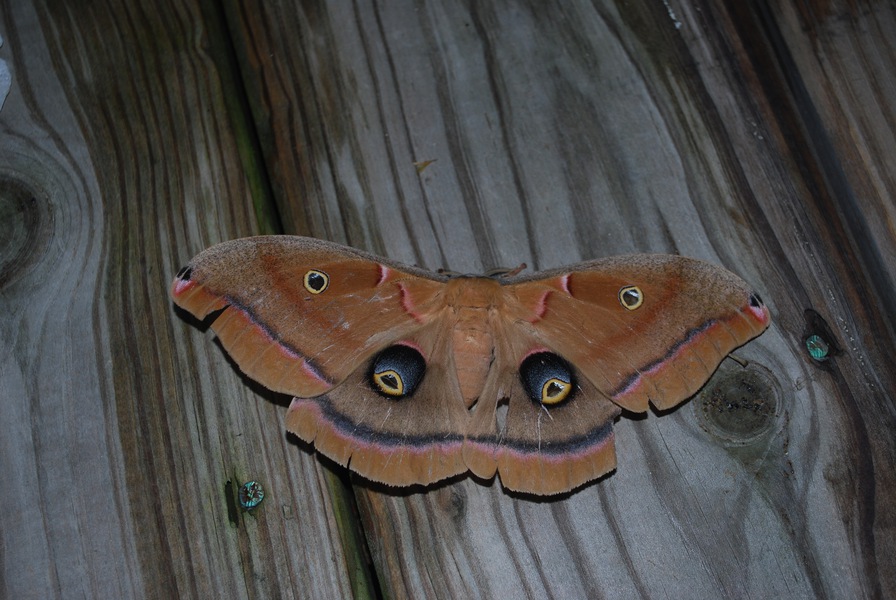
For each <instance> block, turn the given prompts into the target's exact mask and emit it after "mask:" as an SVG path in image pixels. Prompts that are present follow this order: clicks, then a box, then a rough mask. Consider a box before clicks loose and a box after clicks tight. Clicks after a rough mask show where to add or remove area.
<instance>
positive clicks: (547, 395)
mask: <svg viewBox="0 0 896 600" xmlns="http://www.w3.org/2000/svg"><path fill="white" fill-rule="evenodd" d="M571 389H572V386H571V385H570V384H569V382H568V381H563V380H562V379H557V378H556V377H552V378H551V379H548V380H547V381H545V382H544V385H543V386H541V403H542V404H547V405H551V404H559V403H560V402H563V401H564V400H566V397H567V396H569V391H570V390H571Z"/></svg>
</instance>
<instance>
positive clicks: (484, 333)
mask: <svg viewBox="0 0 896 600" xmlns="http://www.w3.org/2000/svg"><path fill="white" fill-rule="evenodd" d="M445 288H446V289H445V311H446V313H447V314H446V319H448V320H450V321H451V322H453V326H450V330H451V332H452V335H451V342H452V343H451V349H452V354H453V356H454V367H455V371H456V373H457V380H458V381H459V382H460V389H461V394H462V395H463V398H464V404H465V405H466V406H467V407H468V408H469V407H470V406H472V405H473V403H474V402H476V399H477V398H479V395H480V394H481V393H482V387H483V386H484V385H485V378H486V376H487V375H488V372H489V369H490V368H491V366H492V363H493V362H494V358H495V336H494V333H493V330H494V328H495V322H496V321H497V319H499V318H500V317H499V314H500V312H501V307H502V304H503V303H502V294H501V285H500V284H499V283H498V282H497V281H495V280H494V279H491V278H488V277H456V278H454V279H451V280H450V281H448V283H447V284H445Z"/></svg>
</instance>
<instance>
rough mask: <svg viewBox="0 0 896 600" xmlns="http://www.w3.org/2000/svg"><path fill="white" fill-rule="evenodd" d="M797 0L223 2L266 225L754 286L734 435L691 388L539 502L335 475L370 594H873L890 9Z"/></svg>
mask: <svg viewBox="0 0 896 600" xmlns="http://www.w3.org/2000/svg"><path fill="white" fill-rule="evenodd" d="M801 6H805V5H801ZM818 7H820V8H823V9H824V10H815V11H814V12H809V13H807V14H799V13H796V12H794V9H793V8H792V7H790V6H786V5H785V6H778V5H777V4H776V5H775V6H774V7H773V8H772V7H769V6H767V5H765V4H764V3H730V5H729V6H724V5H718V4H716V3H705V2H692V3H681V4H679V3H657V2H626V3H618V4H610V3H578V2H564V3H522V2H499V3H485V4H483V3H467V4H461V3H451V4H450V6H442V5H440V4H438V3H427V2H417V3H410V2H389V3H348V2H337V3H326V4H324V3H302V4H298V3H292V2H288V1H283V2H266V3H264V4H263V5H258V4H257V3H238V2H234V3H228V16H229V21H230V23H231V29H232V31H233V32H234V37H235V39H236V40H237V42H236V47H237V48H238V53H239V55H240V57H241V62H242V64H243V68H244V74H243V76H244V79H245V81H246V82H247V87H248V91H249V97H250V101H251V102H252V103H253V113H254V114H255V115H256V118H257V120H258V127H259V132H260V136H261V140H262V147H263V150H264V152H265V156H266V157H267V163H268V166H269V169H270V173H271V175H272V182H273V185H272V187H273V189H274V190H275V193H276V195H277V199H278V201H279V206H280V210H281V214H282V215H283V216H284V224H285V226H286V228H287V229H288V230H290V231H294V232H300V233H306V234H308V233H310V234H313V235H317V236H320V237H324V238H327V239H333V240H336V241H342V242H348V243H350V244H352V245H355V246H358V247H361V248H365V249H368V250H372V251H375V252H378V253H381V254H385V255H388V256H390V257H392V258H395V259H400V260H405V261H408V262H414V263H418V264H421V265H425V266H428V267H433V268H435V267H441V266H447V267H450V268H452V269H455V270H461V271H481V270H482V269H483V267H489V266H494V265H516V264H518V263H520V262H522V261H525V262H526V263H527V264H529V265H530V266H531V267H534V268H545V267H551V266H556V265H559V264H564V263H569V262H573V261H576V260H579V259H581V258H587V257H593V256H602V255H608V254H614V253H621V252H630V251H669V252H680V253H682V254H687V255H692V256H698V257H703V258H707V259H710V260H715V261H718V262H721V263H722V264H725V265H726V266H728V267H729V268H732V269H733V270H735V271H736V272H738V273H740V274H741V275H742V276H744V277H745V278H746V279H747V280H749V281H751V282H753V283H754V284H755V285H756V286H757V288H758V289H759V290H760V292H761V293H762V294H763V296H765V297H766V298H767V300H768V301H769V302H770V304H771V306H772V308H773V314H774V318H775V324H774V325H773V329H772V330H771V331H770V332H769V333H767V334H766V335H765V336H763V338H761V339H760V340H759V341H757V342H754V343H752V344H750V345H749V346H748V347H746V348H745V349H744V350H742V351H741V352H740V354H742V355H743V356H744V357H745V358H748V359H750V360H751V361H753V362H754V363H755V364H754V366H753V367H752V368H751V370H749V371H748V372H749V373H764V372H767V373H770V376H771V377H772V380H771V381H772V383H771V384H770V391H771V392H774V393H776V394H777V395H778V396H777V398H778V404H777V406H776V408H775V411H774V413H773V414H774V420H773V421H772V423H771V427H770V429H768V430H765V431H763V432H758V433H757V435H755V436H753V437H750V436H740V437H739V436H738V435H735V434H730V435H728V436H727V437H719V436H718V435H713V434H712V433H711V432H710V431H709V430H708V426H706V425H703V426H701V421H700V419H699V417H700V412H701V411H700V410H699V406H700V404H699V402H697V401H694V402H692V403H690V404H688V405H685V406H684V407H683V408H681V409H679V410H677V411H675V412H674V413H673V414H671V415H666V416H663V417H661V418H657V417H656V416H653V415H651V416H649V417H648V418H646V419H643V420H632V419H627V418H623V419H622V420H621V421H620V422H619V423H618V425H617V445H618V450H619V455H620V466H619V470H618V471H617V472H616V473H615V474H613V475H612V476H610V477H608V478H607V479H605V480H604V481H602V482H600V483H598V484H596V485H593V486H590V487H587V488H585V489H583V490H581V491H580V492H578V493H576V494H573V495H572V496H570V497H568V498H564V499H560V500H557V501H552V502H532V501H529V500H527V499H521V498H514V497H511V496H508V495H506V494H504V493H502V492H501V491H500V489H499V485H498V484H496V483H484V484H483V483H482V482H474V481H471V480H469V479H463V480H461V481H458V482H455V483H452V484H450V485H445V486H441V487H437V488H435V489H431V490H426V491H417V490H414V491H411V492H409V493H397V494H396V493H393V492H388V491H383V490H380V489H374V488H370V487H369V486H366V485H365V484H364V483H363V482H358V484H359V485H358V488H357V490H358V492H357V493H358V497H359V502H360V505H361V507H362V511H363V514H362V517H363V518H364V522H365V524H366V528H367V536H368V541H369V543H370V546H371V551H372V554H373V557H374V559H375V562H376V565H377V569H378V572H379V575H380V580H381V582H382V583H383V585H384V587H385V589H386V590H387V592H388V593H389V594H390V595H394V596H397V597H404V596H410V597H422V596H425V595H434V594H446V595H454V596H461V595H480V594H481V595H485V596H495V595H499V594H505V593H511V594H518V595H523V594H525V595H530V596H542V595H554V596H570V597H585V596H587V597H600V596H606V597H617V596H625V597H628V596H634V595H642V596H654V595H657V596H658V595H663V596H670V597H775V596H780V595H784V594H787V595H788V596H797V597H811V596H815V597H844V596H862V597H886V596H889V595H892V594H893V593H894V587H896V583H894V580H893V577H894V573H896V566H894V564H893V560H894V559H893V558H892V557H893V556H894V554H893V552H892V551H891V549H892V545H893V539H894V532H893V510H894V509H893V507H892V503H891V502H890V501H889V499H892V497H893V494H894V482H893V481H892V474H891V473H889V471H888V466H887V465H890V464H892V463H893V459H894V454H896V452H894V440H893V436H892V434H891V431H892V430H893V426H894V417H893V414H894V410H893V409H894V406H893V389H894V387H896V386H894V375H893V373H892V372H891V370H890V369H889V368H888V364H889V362H890V360H889V358H888V357H891V356H892V355H893V351H894V350H896V344H894V336H893V322H892V309H891V307H892V303H891V302H890V300H892V297H893V296H892V289H893V285H892V284H893V269H894V260H893V244H894V235H893V233H894V228H893V217H892V211H893V204H892V200H891V197H892V195H891V194H889V193H888V192H889V190H890V189H891V182H890V178H891V177H892V173H893V172H896V171H894V168H893V167H894V165H893V160H894V159H893V156H894V153H893V152H891V151H889V150H891V148H892V121H893V120H892V119H891V118H890V114H891V112H892V109H893V103H894V100H893V98H894V96H893V95H891V94H887V93H886V91H887V90H888V89H889V88H890V87H891V86H892V85H893V84H892V81H893V76H894V74H896V69H894V65H893V60H892V59H893V53H892V49H891V45H890V42H889V37H888V36H889V33H890V32H892V31H893V29H892V19H893V14H892V11H893V9H892V6H891V5H890V4H887V3H883V2H874V3H869V4H867V5H863V6H862V7H861V8H860V9H851V10H849V9H847V8H846V7H841V6H840V5H839V4H837V3H821V4H819V5H818ZM847 72H848V73H849V76H846V73H847ZM869 101H870V103H869ZM844 115H845V116H846V117H848V118H846V119H844V118H843V117H844ZM857 124H858V125H857ZM422 160H435V161H436V162H434V163H432V164H431V165H430V166H429V167H427V168H426V169H425V170H424V171H423V172H422V173H419V174H418V173H417V171H416V169H415V167H414V163H415V162H417V161H422ZM809 308H811V309H814V310H816V311H818V312H819V313H820V314H821V315H822V316H823V317H824V318H825V319H826V320H827V323H828V324H829V325H830V328H831V330H832V335H833V336H834V338H835V339H834V340H832V341H836V342H837V343H839V344H840V346H842V347H843V348H844V350H845V352H844V353H843V354H841V355H839V356H837V357H835V358H833V359H831V360H830V361H829V362H827V363H825V364H824V365H819V364H816V363H813V362H812V361H811V360H810V359H809V358H808V357H807V355H806V352H805V349H804V345H803V338H804V335H805V334H806V333H808V329H807V327H808V325H807V321H806V318H805V316H804V311H805V310H806V309H809ZM763 367H764V368H765V369H767V371H765V370H763ZM732 370H733V371H734V372H735V373H736V378H743V373H742V372H741V371H738V370H737V369H732Z"/></svg>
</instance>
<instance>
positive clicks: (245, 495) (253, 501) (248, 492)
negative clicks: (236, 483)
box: [239, 481, 264, 510]
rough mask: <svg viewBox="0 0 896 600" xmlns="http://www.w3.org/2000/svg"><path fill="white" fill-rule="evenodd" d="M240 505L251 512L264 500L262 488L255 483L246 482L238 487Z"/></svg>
mask: <svg viewBox="0 0 896 600" xmlns="http://www.w3.org/2000/svg"><path fill="white" fill-rule="evenodd" d="M239 496H240V505H242V507H243V508H245V509H246V510H252V509H253V508H255V507H256V506H258V505H259V504H261V501H262V500H264V488H263V487H261V484H260V483H258V482H257V481H247V482H246V483H244V484H243V485H241V486H240V493H239Z"/></svg>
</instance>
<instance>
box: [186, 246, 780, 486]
mask: <svg viewBox="0 0 896 600" xmlns="http://www.w3.org/2000/svg"><path fill="white" fill-rule="evenodd" d="M171 295H172V297H173V299H174V302H175V303H176V304H177V305H178V306H180V307H182V308H184V309H186V310H187V311H189V312H191V313H192V314H194V315H195V316H196V317H197V318H199V319H205V318H206V317H207V316H208V315H210V314H213V313H215V314H216V317H215V319H214V321H213V322H212V324H211V327H212V329H214V331H215V332H216V333H217V335H218V338H219V339H220V340H221V343H222V344H223V345H224V347H225V348H226V349H227V351H228V352H229V353H230V355H231V356H232V357H233V359H234V360H235V361H236V363H237V364H238V365H239V366H240V368H241V369H242V370H243V371H244V372H245V373H246V375H248V376H249V377H251V378H253V379H255V380H257V381H259V382H260V383H262V384H263V385H264V386H266V387H268V388H270V389H271V390H274V391H277V392H284V393H286V394H290V395H292V396H295V398H294V399H293V401H292V404H291V406H290V407H289V411H288V413H287V416H286V425H287V429H288V430H289V431H290V432H292V433H294V434H295V435H297V436H298V437H299V438H301V439H302V440H304V441H306V442H308V443H309V444H310V443H313V444H314V446H315V447H316V448H317V450H318V451H319V452H321V453H322V454H324V455H326V456H328V457H329V458H331V459H333V460H334V461H336V462H337V463H339V464H341V465H347V466H349V468H351V469H352V470H353V471H355V472H357V473H359V474H360V475H362V476H364V477H366V478H369V479H371V480H374V481H378V482H384V483H386V484H389V485H395V486H408V485H413V484H429V483H432V482H435V481H439V480H442V479H445V478H447V477H451V476H453V475H458V474H461V473H465V472H467V471H468V470H469V471H472V472H473V473H474V474H475V475H477V476H479V477H482V478H485V479H489V478H492V477H493V476H494V475H495V473H496V472H497V473H500V476H501V482H502V484H503V485H504V487H506V488H508V489H511V490H516V491H520V492H526V493H531V494H556V493H561V492H565V491H568V490H572V489H573V488H576V487H578V486H580V485H581V484H583V483H585V482H587V481H590V480H592V479H595V478H598V477H600V476H601V475H604V474H605V473H607V472H609V471H611V470H612V469H614V468H615V466H616V454H615V449H614V443H613V421H614V419H615V418H616V417H617V415H619V413H620V412H621V411H620V408H619V407H622V408H626V409H628V410H631V411H635V412H643V411H646V410H647V405H648V401H649V402H650V403H652V404H653V405H654V406H655V407H656V408H658V409H667V408H670V407H673V406H675V405H677V404H679V403H680V402H681V401H683V400H684V399H686V398H688V397H689V396H691V395H693V394H694V393H695V392H696V391H697V390H698V389H699V388H700V387H701V386H702V385H703V384H704V383H705V382H706V380H707V379H709V377H710V375H712V373H713V372H714V371H715V369H716V367H717V366H718V365H719V363H720V362H721V361H722V359H724V358H725V356H726V355H727V354H728V353H729V352H731V351H732V350H733V349H734V348H737V347H738V346H740V345H742V344H744V343H746V342H747V341H749V340H750V339H752V338H754V337H755V336H757V335H759V334H760V333H762V331H764V330H765V328H766V327H768V324H769V312H768V309H767V308H766V307H765V305H763V303H762V301H761V300H760V298H759V296H758V295H757V294H755V293H754V292H752V291H751V290H750V288H749V287H747V285H746V284H745V283H744V282H743V281H741V280H740V279H739V278H737V277H736V276H734V275H733V274H731V273H730V272H728V271H726V270H724V269H722V268H721V267H718V266H714V265H711V264H708V263H705V262H701V261H697V260H693V259H689V258H682V257H679V256H665V255H634V256H618V257H613V258H606V259H602V260H594V261H590V262H584V263H580V264H576V265H572V266H570V267H566V268H563V269H554V270H551V271H545V272H541V273H536V274H533V275H506V274H505V275H503V276H501V275H498V276H494V277H484V276H479V277H473V276H450V275H444V274H438V273H433V272H430V271H425V270H422V269H418V268H414V267H408V266H404V265H401V264H398V263H395V262H392V261H389V260H385V259H382V258H377V257H375V256H372V255H370V254H366V253H364V252H361V251H358V250H354V249H352V248H347V247H345V246H340V245H338V244H334V243H330V242H324V241H321V240H316V239H310V238H302V237H290V236H271V237H255V238H247V239H240V240H234V241H231V242H225V243H223V244H219V245H217V246H214V247H212V248H209V249H207V250H205V251H204V252H202V253H201V254H199V255H198V256H196V257H195V258H194V259H193V260H192V261H191V262H190V264H189V265H188V266H187V267H184V269H182V270H181V271H180V273H178V275H177V277H176V278H175V280H174V283H173V284H172V287H171Z"/></svg>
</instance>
